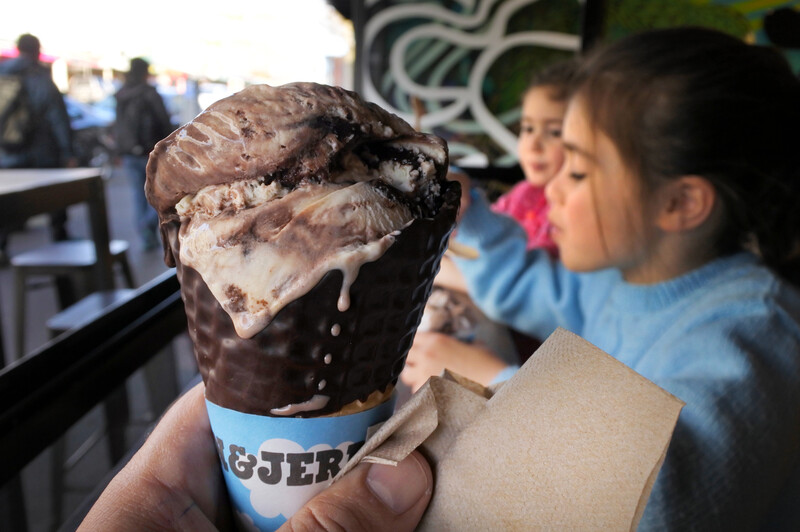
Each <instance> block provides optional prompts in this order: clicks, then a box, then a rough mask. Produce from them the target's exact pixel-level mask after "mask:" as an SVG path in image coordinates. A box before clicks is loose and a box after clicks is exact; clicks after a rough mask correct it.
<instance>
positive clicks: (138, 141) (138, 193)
mask: <svg viewBox="0 0 800 532" xmlns="http://www.w3.org/2000/svg"><path fill="white" fill-rule="evenodd" d="M149 70H150V64H149V63H148V62H147V61H145V60H144V59H142V58H139V57H137V58H134V59H131V63H130V70H129V71H128V74H127V77H126V79H125V84H124V85H123V86H122V88H121V89H120V90H119V91H118V92H117V94H116V95H115V97H116V100H117V117H116V122H115V124H114V137H115V141H116V145H117V153H118V154H119V155H120V156H121V158H122V168H123V169H124V171H125V173H126V174H127V176H128V179H129V180H130V183H131V187H132V189H133V199H134V216H135V217H136V219H135V222H136V226H137V229H138V231H139V236H140V238H141V242H142V246H143V247H144V249H145V250H151V249H155V248H156V247H158V244H159V240H158V215H157V214H156V211H155V210H154V209H153V208H152V207H151V206H150V205H149V204H148V203H147V199H146V198H145V195H144V182H145V177H146V168H147V158H148V156H149V155H150V152H151V151H152V150H153V147H154V146H155V145H156V142H158V141H159V140H161V139H163V138H164V137H166V136H167V135H169V134H170V133H171V132H172V130H173V129H174V126H173V124H172V122H171V121H170V117H169V113H168V112H167V108H166V106H165V105H164V100H163V99H162V98H161V95H160V94H159V93H158V91H157V90H156V88H155V87H154V86H153V85H151V84H150V83H149V80H148V78H149Z"/></svg>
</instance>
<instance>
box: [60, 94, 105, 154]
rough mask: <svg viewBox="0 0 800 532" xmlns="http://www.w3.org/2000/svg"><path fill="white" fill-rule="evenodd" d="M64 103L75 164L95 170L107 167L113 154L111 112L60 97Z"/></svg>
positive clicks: (67, 97)
mask: <svg viewBox="0 0 800 532" xmlns="http://www.w3.org/2000/svg"><path fill="white" fill-rule="evenodd" d="M64 103H65V104H66V106H67V114H68V115H69V121H70V125H71V126H72V131H73V141H74V145H75V152H76V156H77V157H78V164H79V165H81V166H96V167H102V166H107V165H110V164H111V159H112V157H113V153H114V140H113V136H112V134H111V127H112V125H113V124H114V111H113V109H108V108H104V107H101V106H97V105H91V104H88V103H84V102H81V101H78V100H76V99H75V98H72V97H71V96H64Z"/></svg>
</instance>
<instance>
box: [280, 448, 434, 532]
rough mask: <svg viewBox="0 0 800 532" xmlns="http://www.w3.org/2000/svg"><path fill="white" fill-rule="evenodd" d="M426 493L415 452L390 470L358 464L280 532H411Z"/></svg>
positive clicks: (423, 468) (427, 478) (422, 463)
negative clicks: (375, 531)
mask: <svg viewBox="0 0 800 532" xmlns="http://www.w3.org/2000/svg"><path fill="white" fill-rule="evenodd" d="M432 491H433V475H432V473H431V468H430V466H429V465H428V462H427V461H426V460H425V459H424V458H423V457H422V455H420V454H419V453H418V452H416V451H415V452H413V453H411V454H410V455H409V456H408V457H407V458H406V459H405V460H403V461H402V462H400V463H399V464H398V465H397V466H396V467H394V466H389V465H381V464H361V465H359V466H358V467H356V468H355V469H354V470H353V471H351V472H350V473H349V474H347V475H345V476H344V477H343V478H342V479H341V480H340V481H338V482H337V483H335V484H333V485H332V486H331V487H330V488H328V489H326V490H325V491H323V492H322V493H320V494H319V495H317V496H316V497H314V498H313V499H312V500H311V501H309V502H308V503H307V504H306V505H305V506H304V507H303V508H302V509H301V510H300V511H299V512H297V513H296V514H294V515H293V516H292V518H291V519H290V520H289V521H288V522H287V523H286V524H284V525H283V527H281V529H280V530H281V531H283V532H289V531H292V532H305V531H312V530H314V531H323V530H325V531H329V530H347V531H348V532H362V531H363V532H367V531H373V530H392V531H397V532H403V531H406V530H407V531H411V530H414V529H415V528H416V526H417V524H418V523H419V521H420V519H421V518H422V514H423V512H424V511H425V508H427V506H428V503H429V502H430V499H431V493H432Z"/></svg>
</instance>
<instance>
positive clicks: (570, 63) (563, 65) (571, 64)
mask: <svg viewBox="0 0 800 532" xmlns="http://www.w3.org/2000/svg"><path fill="white" fill-rule="evenodd" d="M577 73H578V61H577V59H567V60H563V61H558V62H557V63H551V64H549V65H547V66H546V67H544V68H543V69H542V70H540V71H538V72H537V73H536V74H534V76H533V77H532V78H531V81H530V82H529V83H528V86H527V88H526V89H525V92H524V94H528V92H530V91H531V90H532V89H536V88H539V87H547V88H549V89H550V92H549V94H548V95H549V97H550V99H551V100H553V101H554V102H565V101H567V99H569V97H570V95H571V93H572V89H573V87H574V84H575V80H576V75H577Z"/></svg>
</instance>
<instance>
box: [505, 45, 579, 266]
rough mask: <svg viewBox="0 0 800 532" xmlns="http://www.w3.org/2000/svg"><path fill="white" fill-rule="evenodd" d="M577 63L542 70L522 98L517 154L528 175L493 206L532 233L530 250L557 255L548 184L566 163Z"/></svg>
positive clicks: (562, 63) (555, 65) (561, 63)
mask: <svg viewBox="0 0 800 532" xmlns="http://www.w3.org/2000/svg"><path fill="white" fill-rule="evenodd" d="M576 69H577V63H576V62H575V61H564V62H559V63H555V64H553V65H550V66H549V67H547V68H545V69H544V70H542V71H541V72H539V73H538V74H537V75H536V76H535V77H534V78H533V80H531V83H530V85H529V86H528V88H527V89H526V90H525V93H524V95H523V97H522V119H521V120H520V130H519V140H518V141H517V156H518V158H519V164H520V167H521V168H522V172H523V174H524V175H525V180H523V181H520V182H519V183H517V184H516V185H514V187H513V188H512V189H511V190H509V191H508V192H506V193H505V194H503V195H502V196H501V197H500V198H498V199H497V201H496V202H495V203H494V205H492V210H493V211H495V212H499V213H503V214H507V215H508V216H511V217H512V218H514V219H515V220H517V222H519V224H520V225H521V226H522V227H523V229H525V232H526V233H527V234H528V249H533V248H539V247H541V248H545V249H547V251H548V252H549V253H550V254H552V255H556V254H557V253H558V248H557V247H556V245H555V243H554V242H553V240H552V239H551V238H550V231H549V229H550V224H549V223H548V221H547V200H546V199H545V197H544V187H545V185H547V183H549V182H550V180H551V179H553V178H554V177H555V176H556V174H557V173H558V171H559V170H560V169H561V165H562V164H563V163H564V148H563V147H562V144H561V128H562V124H563V122H564V113H565V112H566V110H567V98H568V97H569V92H570V89H571V86H572V82H573V79H574V77H575V71H576Z"/></svg>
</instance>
